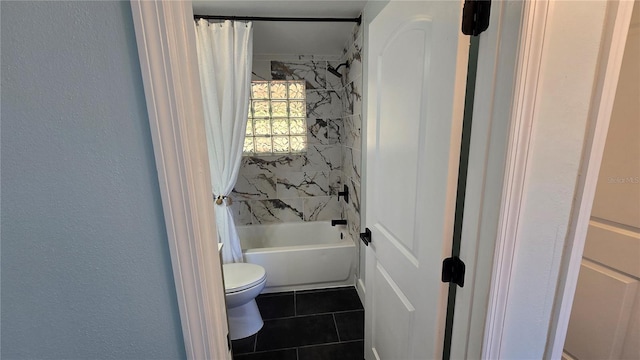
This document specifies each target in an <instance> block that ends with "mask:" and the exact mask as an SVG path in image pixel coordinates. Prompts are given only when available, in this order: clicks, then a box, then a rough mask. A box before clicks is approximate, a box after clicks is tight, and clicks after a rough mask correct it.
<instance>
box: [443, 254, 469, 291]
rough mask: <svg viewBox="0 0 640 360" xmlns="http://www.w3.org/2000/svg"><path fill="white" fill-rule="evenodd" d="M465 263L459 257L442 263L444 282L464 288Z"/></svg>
mask: <svg viewBox="0 0 640 360" xmlns="http://www.w3.org/2000/svg"><path fill="white" fill-rule="evenodd" d="M464 269H465V266H464V262H462V260H460V258H459V257H457V256H454V257H450V258H446V259H444V260H443V261H442V282H448V283H454V284H456V285H458V286H460V287H463V286H464Z"/></svg>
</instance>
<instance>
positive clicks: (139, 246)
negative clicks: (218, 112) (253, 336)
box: [1, 1, 186, 359]
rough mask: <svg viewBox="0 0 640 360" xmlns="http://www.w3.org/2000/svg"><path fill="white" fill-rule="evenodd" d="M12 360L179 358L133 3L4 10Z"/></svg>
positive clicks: (23, 5) (6, 278)
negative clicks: (132, 15) (132, 12)
mask: <svg viewBox="0 0 640 360" xmlns="http://www.w3.org/2000/svg"><path fill="white" fill-rule="evenodd" d="M1 12H2V14H1V16H2V19H1V24H2V29H1V34H2V53H1V56H2V110H1V111H2V112H1V117H2V138H1V144H2V148H1V150H2V168H1V170H2V175H3V177H2V184H1V191H2V205H1V206H2V207H1V210H2V218H1V221H2V222H1V224H2V255H1V256H2V258H1V272H2V309H1V316H2V317H1V324H2V338H1V339H2V353H1V357H2V358H3V359H25V358H31V359H35V358H37V359H47V358H49V359H180V358H185V357H186V355H185V350H184V343H183V338H182V330H181V325H180V319H179V313H178V305H177V300H176V293H175V287H174V282H173V274H172V271H171V262H170V257H169V249H168V243H167V235H166V229H165V224H164V220H163V214H162V204H161V200H160V192H159V186H158V177H157V173H156V167H155V162H154V155H153V148H152V144H151V136H150V129H149V121H148V117H147V111H146V106H145V99H144V92H143V87H142V81H141V75H140V66H139V63H138V54H137V51H136V43H135V34H134V29H133V22H132V18H131V8H130V5H129V4H128V2H102V1H101V2H60V1H55V2H40V1H34V2H29V1H24V2H7V1H2V2H1Z"/></svg>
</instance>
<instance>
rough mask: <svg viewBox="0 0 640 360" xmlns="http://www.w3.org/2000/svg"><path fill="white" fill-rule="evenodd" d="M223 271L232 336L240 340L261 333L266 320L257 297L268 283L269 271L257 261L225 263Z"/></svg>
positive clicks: (233, 338)
mask: <svg viewBox="0 0 640 360" xmlns="http://www.w3.org/2000/svg"><path fill="white" fill-rule="evenodd" d="M222 273H223V276H224V292H225V297H226V300H227V317H228V319H229V337H230V338H231V340H237V339H242V338H245V337H247V336H251V335H253V334H255V333H257V332H258V331H259V330H260V329H262V325H263V324H264V323H263V322H262V316H261V315H260V311H259V310H258V305H257V304H256V300H255V298H256V296H258V295H259V294H260V292H261V291H262V289H263V288H264V285H265V284H266V282H267V273H266V271H265V270H264V268H263V267H262V266H260V265H256V264H249V263H231V264H224V265H222Z"/></svg>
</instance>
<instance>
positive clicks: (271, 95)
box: [243, 80, 307, 155]
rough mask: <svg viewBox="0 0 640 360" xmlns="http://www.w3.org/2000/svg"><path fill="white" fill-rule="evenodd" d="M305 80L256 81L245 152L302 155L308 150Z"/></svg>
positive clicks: (253, 87)
mask: <svg viewBox="0 0 640 360" xmlns="http://www.w3.org/2000/svg"><path fill="white" fill-rule="evenodd" d="M305 94H306V92H305V82H304V80H302V81H294V80H292V81H253V82H251V95H250V98H251V100H250V104H249V117H248V120H247V132H246V134H245V138H244V149H243V153H244V154H245V155H274V154H275V155H277V154H299V153H304V152H305V151H306V150H307V121H306V118H307V109H306V103H305Z"/></svg>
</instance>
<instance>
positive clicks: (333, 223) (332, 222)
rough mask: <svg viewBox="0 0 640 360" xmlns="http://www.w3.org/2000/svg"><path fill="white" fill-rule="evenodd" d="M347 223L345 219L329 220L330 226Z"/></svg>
mask: <svg viewBox="0 0 640 360" xmlns="http://www.w3.org/2000/svg"><path fill="white" fill-rule="evenodd" d="M336 225H347V220H331V226H336Z"/></svg>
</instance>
